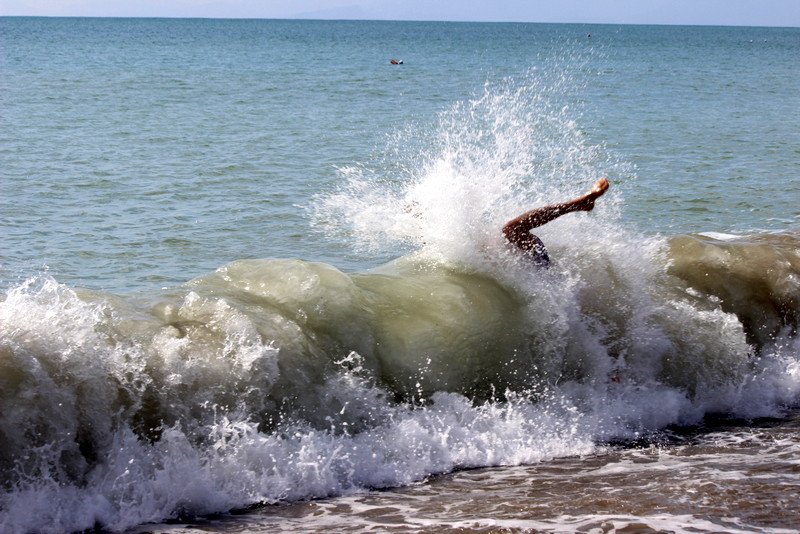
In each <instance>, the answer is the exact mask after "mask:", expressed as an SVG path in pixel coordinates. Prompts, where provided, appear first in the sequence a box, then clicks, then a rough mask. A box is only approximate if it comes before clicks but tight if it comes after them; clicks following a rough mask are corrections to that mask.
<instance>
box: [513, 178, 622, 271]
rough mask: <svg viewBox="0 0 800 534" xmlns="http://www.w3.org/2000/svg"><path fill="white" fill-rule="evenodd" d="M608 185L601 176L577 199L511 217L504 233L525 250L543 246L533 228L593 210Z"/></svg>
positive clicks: (528, 250) (533, 249)
mask: <svg viewBox="0 0 800 534" xmlns="http://www.w3.org/2000/svg"><path fill="white" fill-rule="evenodd" d="M608 185H609V184H608V180H606V179H605V178H600V179H599V180H597V181H596V182H595V183H594V185H593V186H592V188H591V189H590V190H589V192H588V193H586V194H584V195H581V196H579V197H578V198H576V199H573V200H570V201H568V202H564V203H561V204H552V205H550V206H544V207H542V208H534V209H532V210H530V211H526V212H525V213H523V214H522V215H520V216H519V217H516V218H514V219H511V220H510V221H508V222H507V223H506V224H505V226H503V235H504V236H506V239H508V240H509V241H510V242H511V243H513V244H514V245H516V246H517V247H519V248H520V249H522V250H523V251H525V252H532V251H535V250H536V249H537V247H540V248H543V245H542V242H541V240H540V239H539V238H538V237H536V236H535V235H533V234H532V233H531V230H532V229H534V228H536V227H537V226H541V225H543V224H546V223H549V222H550V221H552V220H553V219H557V218H559V217H561V216H562V215H564V214H566V213H571V212H573V211H592V209H593V208H594V201H595V200H597V199H598V198H599V197H601V196H602V195H603V193H605V192H606V190H607V189H608ZM545 255H546V253H545Z"/></svg>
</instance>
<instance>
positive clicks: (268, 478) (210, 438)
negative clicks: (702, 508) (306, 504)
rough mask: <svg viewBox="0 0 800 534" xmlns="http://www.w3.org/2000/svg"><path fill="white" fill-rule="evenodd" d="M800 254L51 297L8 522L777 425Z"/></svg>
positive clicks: (12, 342) (22, 311) (19, 413)
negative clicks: (711, 428)
mask: <svg viewBox="0 0 800 534" xmlns="http://www.w3.org/2000/svg"><path fill="white" fill-rule="evenodd" d="M618 246H621V245H618ZM633 249H638V250H639V252H638V254H637V257H636V258H632V256H633V254H634V253H633ZM798 250H800V236H798V235H797V234H793V233H784V234H776V235H769V236H764V235H761V236H755V237H750V238H745V237H741V238H737V239H728V240H720V239H714V238H710V237H704V236H678V237H675V238H673V239H671V240H670V241H669V243H665V242H661V241H658V240H650V241H648V242H640V243H638V244H637V246H635V247H631V250H628V251H627V252H628V253H627V254H620V252H621V251H620V250H619V249H615V248H614V247H604V248H601V249H597V250H596V251H594V252H592V253H591V254H590V255H588V256H587V255H586V254H584V255H582V256H575V257H574V258H571V260H570V261H564V260H561V261H560V262H556V264H555V266H554V268H551V269H549V270H537V271H535V272H532V273H531V272H529V273H528V277H527V278H523V279H522V281H521V282H520V281H519V279H517V282H518V283H513V280H512V278H509V277H508V276H505V277H504V276H499V275H498V274H497V273H495V274H494V275H493V274H492V272H489V271H486V270H484V271H480V270H477V269H475V268H474V266H471V267H464V266H462V267H457V266H454V265H443V264H440V263H436V262H431V261H428V260H427V259H426V258H425V256H424V254H414V255H411V256H407V257H404V258H401V259H399V260H397V261H395V262H393V263H391V264H388V265H385V266H383V267H381V268H378V269H376V270H374V271H370V272H365V273H356V274H349V275H348V274H345V273H342V272H340V271H338V270H337V269H335V268H333V267H331V266H329V265H325V264H320V263H310V262H302V261H297V260H247V261H238V262H234V263H232V264H229V265H227V266H224V267H222V268H220V269H219V270H218V271H216V272H214V273H212V274H210V275H208V276H205V277H202V278H200V279H197V280H194V281H192V282H190V283H189V284H187V285H185V286H183V287H181V288H178V289H175V290H171V291H167V292H164V293H161V294H158V295H155V296H149V297H144V296H138V297H129V298H120V297H114V296H111V295H106V294H98V293H92V292H86V291H76V290H72V289H69V288H67V287H65V286H63V285H59V284H58V283H56V282H55V281H54V280H52V279H50V278H47V277H43V278H39V279H36V280H31V281H29V282H28V283H25V284H23V285H21V286H19V287H17V288H15V289H13V290H12V291H10V292H9V294H8V295H7V296H6V298H5V300H4V301H3V302H2V304H0V327H1V332H2V337H1V338H0V377H2V387H0V407H2V410H0V451H1V452H0V454H1V455H2V456H0V466H1V467H2V473H3V485H4V488H5V491H6V492H5V493H4V494H3V496H2V498H1V499H2V504H3V506H2V509H3V510H4V511H3V512H2V514H1V515H0V520H2V525H3V526H4V530H5V531H25V530H28V529H31V528H32V529H34V530H45V531H46V530H47V529H48V528H50V527H48V525H56V526H54V527H52V528H53V529H55V530H64V529H67V530H69V529H77V528H87V527H88V526H91V525H92V524H94V523H95V521H99V522H100V523H101V524H104V525H106V526H110V527H111V528H122V527H124V526H130V525H134V524H137V523H141V522H144V521H149V520H157V519H162V518H164V517H169V516H172V515H175V514H180V513H181V512H187V513H202V512H208V511H213V510H219V509H226V508H230V507H236V506H245V505H247V504H249V503H252V502H273V501H275V500H280V499H287V498H288V499H292V498H304V497H310V496H321V495H328V494H334V493H340V492H342V491H348V490H352V489H356V488H359V487H376V486H386V485H398V484H403V483H408V482H410V481H411V480H414V479H417V478H419V477H421V476H425V475H426V474H429V473H432V472H442V471H447V470H450V469H453V468H454V467H458V466H478V465H494V464H514V463H521V462H531V461H536V460H541V459H543V458H549V457H553V456H558V455H564V454H576V453H582V452H586V451H588V450H591V448H592V447H594V445H592V444H593V443H596V442H597V441H598V440H604V439H610V438H620V437H621V438H629V437H633V436H634V435H636V433H640V432H648V431H654V430H657V429H658V428H661V427H663V426H664V425H666V424H670V423H691V422H696V421H697V420H698V419H699V418H700V417H702V416H703V415H704V414H706V413H708V412H726V413H734V414H737V415H743V416H758V415H775V414H777V413H779V411H780V409H781V407H782V406H783V405H786V404H791V403H794V402H796V401H797V395H798V392H800V365H799V364H798V353H799V352H798V342H797V335H796V333H797V317H798V313H797V311H798V309H799V307H798V294H800V291H799V290H798V280H800V257H798ZM555 252H556V253H557V254H556V255H557V256H558V257H562V258H563V257H564V256H566V257H567V258H569V256H570V255H569V253H568V251H566V250H558V247H556V250H555ZM506 259H508V261H509V262H510V263H507V264H504V267H505V268H506V269H505V271H504V272H512V273H513V272H514V267H515V266H516V267H517V268H519V269H524V268H525V266H524V265H515V264H514V263H513V261H515V260H514V258H513V256H509V258H506ZM645 260H648V261H645ZM487 261H488V260H487ZM656 262H661V263H656ZM487 265H488V264H487ZM559 265H560V266H561V268H559ZM631 265H638V266H639V268H636V269H633V268H631ZM642 265H646V266H647V267H646V268H644V269H643V268H641V266H642ZM765 265H769V266H770V268H768V269H765V268H764V266H765ZM498 272H499V271H498ZM610 303H613V305H610ZM65 488H68V489H65ZM53 500H55V502H57V503H58V506H56V507H55V508H53V507H52V506H50V505H48V506H46V507H45V506H44V503H51V502H52V501H53ZM87 502H88V503H91V504H90V505H86V503H87ZM37 503H39V505H41V506H39V505H37ZM78 503H82V504H78ZM21 507H33V508H34V509H39V511H40V513H39V514H37V515H31V514H24V517H28V518H31V517H33V518H36V520H35V521H34V523H30V522H26V521H30V520H25V521H21V517H23V515H19V514H17V513H15V512H19V510H20V508H21ZM37 507H38V508H37ZM54 509H57V510H59V512H57V515H58V517H53V516H52V513H53V512H52V510H54ZM47 510H51V512H50V513H48V512H47ZM70 510H73V512H70Z"/></svg>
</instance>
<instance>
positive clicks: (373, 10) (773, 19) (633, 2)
mask: <svg viewBox="0 0 800 534" xmlns="http://www.w3.org/2000/svg"><path fill="white" fill-rule="evenodd" d="M3 15H6V16H8V15H10V16H20V15H35V16H94V17H208V18H301V19H302V18H305V19H375V20H384V19H388V20H452V21H514V22H579V23H617V24H702V25H725V26H793V27H800V0H284V1H280V0H0V16H3Z"/></svg>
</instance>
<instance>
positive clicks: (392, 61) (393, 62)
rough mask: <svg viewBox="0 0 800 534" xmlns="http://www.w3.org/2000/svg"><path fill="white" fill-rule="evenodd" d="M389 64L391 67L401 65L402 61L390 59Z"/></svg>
mask: <svg viewBox="0 0 800 534" xmlns="http://www.w3.org/2000/svg"><path fill="white" fill-rule="evenodd" d="M389 63H391V64H392V65H402V64H403V60H402V59H401V60H400V61H398V60H396V59H390V60H389Z"/></svg>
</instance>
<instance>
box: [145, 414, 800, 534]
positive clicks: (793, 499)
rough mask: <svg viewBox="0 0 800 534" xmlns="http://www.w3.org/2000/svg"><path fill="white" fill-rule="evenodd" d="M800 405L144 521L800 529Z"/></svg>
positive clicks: (341, 526)
mask: <svg viewBox="0 0 800 534" xmlns="http://www.w3.org/2000/svg"><path fill="white" fill-rule="evenodd" d="M798 499H800V412H798V411H795V412H792V413H791V414H790V415H789V416H788V417H787V418H786V419H783V420H761V421H755V422H750V423H748V422H745V421H738V422H737V421H725V420H719V419H717V420H711V421H707V422H706V426H705V427H697V428H682V429H680V428H674V429H671V430H670V431H668V432H664V433H662V434H661V435H660V436H655V437H654V439H652V441H651V443H650V444H648V443H645V442H642V443H640V444H638V445H635V446H631V445H628V446H624V447H623V446H614V445H608V446H606V448H605V449H604V450H602V451H598V452H597V453H595V454H592V455H590V456H585V457H575V458H561V459H556V460H551V461H548V462H543V463H541V464H537V465H530V466H519V467H501V468H490V469H474V470H467V471H459V472H456V473H451V474H447V475H442V476H438V477H433V478H431V479H429V480H427V481H425V482H421V483H418V484H414V485H411V486H408V487H404V488H398V489H391V490H381V491H371V492H367V493H362V494H357V495H351V496H347V497H339V498H335V499H325V500H318V501H310V502H300V503H293V504H284V505H271V506H265V507H261V508H259V507H254V508H252V509H250V510H246V511H245V510H243V511H240V512H237V513H236V514H232V515H223V516H217V517H209V518H205V519H199V520H195V521H187V522H179V523H176V524H171V525H168V524H162V525H146V526H142V527H140V528H137V529H134V530H132V531H131V534H134V533H136V534H144V533H146V532H153V533H175V534H177V533H185V534H189V533H195V532H196V533H201V532H202V533H205V532H219V533H226V532H239V533H249V534H261V533H267V532H300V531H302V532H319V533H323V532H376V531H379V532H431V533H433V532H476V533H477V532H564V533H566V532H723V531H724V532H774V533H778V532H781V533H782V532H787V533H788V532H798V530H797V511H796V506H797V503H798Z"/></svg>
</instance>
